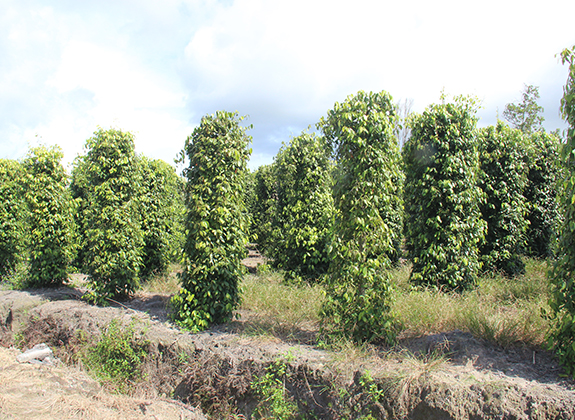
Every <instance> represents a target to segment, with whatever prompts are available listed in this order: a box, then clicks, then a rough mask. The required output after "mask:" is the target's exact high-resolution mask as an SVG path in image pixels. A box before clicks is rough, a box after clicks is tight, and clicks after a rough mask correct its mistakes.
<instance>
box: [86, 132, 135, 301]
mask: <svg viewBox="0 0 575 420" xmlns="http://www.w3.org/2000/svg"><path fill="white" fill-rule="evenodd" d="M86 149H87V154H86V158H85V165H86V167H85V171H86V189H87V191H86V198H85V200H86V202H85V205H84V206H83V207H84V208H83V210H84V212H85V215H84V218H85V224H84V227H85V230H84V235H83V237H84V240H85V244H84V249H85V251H84V258H85V266H86V271H87V274H88V276H89V287H90V289H91V297H92V298H94V299H95V300H97V301H101V302H103V301H104V299H106V298H114V299H117V298H120V299H122V298H125V297H128V296H129V295H131V294H132V293H133V292H134V291H135V290H136V289H137V288H138V287H139V271H140V267H141V265H142V247H143V245H144V241H143V235H142V230H141V228H140V218H139V213H138V209H137V208H138V205H139V204H140V203H139V200H138V198H139V197H138V193H139V186H138V181H139V180H138V166H137V161H136V155H135V153H134V137H133V135H132V134H131V133H128V132H122V131H120V130H116V129H109V130H106V131H105V130H103V129H99V130H98V131H96V132H95V133H94V137H92V138H90V139H88V140H87V141H86Z"/></svg>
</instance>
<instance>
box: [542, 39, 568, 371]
mask: <svg viewBox="0 0 575 420" xmlns="http://www.w3.org/2000/svg"><path fill="white" fill-rule="evenodd" d="M561 59H562V62H563V64H567V65H568V66H569V73H568V76H567V82H566V84H565V87H564V88H563V98H562V99H561V112H562V114H563V118H564V119H565V121H567V124H568V129H567V143H566V144H565V145H564V147H563V149H562V151H561V157H562V159H563V163H564V165H565V170H566V176H565V178H564V179H563V185H562V192H561V201H562V204H563V206H564V212H565V220H564V222H563V226H562V229H561V237H560V241H559V248H558V253H557V260H556V261H555V264H554V266H553V271H552V273H551V281H552V284H553V286H554V287H553V297H552V299H551V300H550V302H549V305H550V307H551V314H550V315H551V321H552V323H553V329H552V330H551V332H550V334H549V336H548V340H549V343H550V344H551V345H552V346H553V347H554V348H555V352H556V353H557V355H558V357H559V361H560V362H561V363H562V364H563V366H564V367H565V370H566V371H567V373H568V374H569V375H572V376H573V377H574V378H575V46H573V47H572V48H570V49H565V50H564V51H563V52H562V53H561Z"/></svg>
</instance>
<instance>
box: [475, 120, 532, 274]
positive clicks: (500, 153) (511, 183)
mask: <svg viewBox="0 0 575 420" xmlns="http://www.w3.org/2000/svg"><path fill="white" fill-rule="evenodd" d="M479 144H480V156H481V158H480V165H481V176H480V178H479V180H480V183H479V185H480V187H481V189H482V190H483V192H484V193H485V195H486V201H485V202H483V203H482V205H481V214H482V217H483V219H484V220H485V221H486V222H487V235H486V237H485V242H484V244H483V246H482V247H481V250H480V252H481V259H482V261H483V269H484V270H487V271H494V270H501V271H503V272H504V273H506V274H507V275H509V276H514V275H518V274H521V273H523V272H524V270H525V263H524V262H523V261H522V259H521V254H522V253H523V249H524V247H525V238H526V237H525V234H526V231H527V226H528V221H527V203H526V202H525V197H524V195H523V193H524V190H525V186H526V182H527V166H526V159H527V155H526V144H525V141H524V138H523V134H522V133H521V131H519V130H518V129H512V128H510V127H509V126H508V125H506V124H505V123H503V122H502V121H498V122H497V125H495V126H490V127H486V128H483V129H481V130H480V133H479Z"/></svg>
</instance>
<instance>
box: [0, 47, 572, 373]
mask: <svg viewBox="0 0 575 420" xmlns="http://www.w3.org/2000/svg"><path fill="white" fill-rule="evenodd" d="M562 57H563V61H564V63H568V64H569V66H570V75H569V79H568V81H567V85H566V87H565V95H564V98H563V100H562V111H563V113H564V116H565V118H566V119H567V121H568V123H569V125H570V128H569V131H568V134H567V143H566V144H563V145H562V144H560V141H559V139H558V138H557V137H556V136H555V135H552V134H547V133H545V132H543V131H534V132H531V128H532V127H534V125H533V124H531V125H519V124H516V125H517V126H518V127H520V129H519V128H511V127H509V126H507V125H506V124H504V123H503V122H498V123H497V124H496V125H495V126H492V127H487V128H482V129H477V126H476V124H477V118H476V116H475V113H476V110H477V106H476V103H475V102H474V100H473V99H472V98H468V97H458V98H455V99H454V100H453V101H451V102H449V101H446V99H445V98H442V103H441V104H434V105H431V106H429V107H428V108H427V109H426V110H425V111H424V112H423V113H422V114H420V115H412V116H410V117H409V118H408V119H407V121H400V118H399V116H398V109H397V106H396V105H394V102H393V99H392V98H391V96H390V95H389V94H388V93H387V92H381V93H365V92H358V93H357V94H356V95H354V96H350V97H348V98H347V99H346V100H345V101H344V102H343V103H336V104H335V105H334V108H333V109H332V110H329V111H328V113H327V115H326V116H325V117H323V118H321V120H320V121H319V122H318V124H317V128H318V130H319V131H320V132H321V134H320V135H316V134H310V133H307V132H304V133H302V134H301V135H300V136H298V137H295V138H293V139H291V140H290V142H289V143H288V144H284V145H283V147H282V148H281V150H280V152H279V153H278V155H277V156H276V159H275V162H274V163H273V164H272V165H269V166H263V167H261V168H259V169H258V171H257V172H256V173H255V174H249V172H248V171H247V161H248V158H249V154H250V149H249V143H250V140H251V139H250V137H249V136H248V135H247V133H246V131H247V128H244V127H242V126H241V125H240V124H241V121H242V118H241V117H239V116H238V114H237V113H228V112H223V111H219V112H216V113H215V114H214V115H209V116H205V117H203V118H202V121H201V124H200V126H199V127H198V128H196V129H195V130H194V132H193V133H192V134H191V135H190V136H189V137H188V139H187V140H186V142H185V146H184V149H183V151H182V154H181V161H182V162H187V167H186V168H185V169H184V171H183V176H184V178H185V180H184V181H182V180H181V179H180V178H179V177H178V176H177V175H176V174H175V173H174V170H173V169H172V168H171V167H169V166H168V165H166V164H165V163H162V162H159V161H150V160H149V159H147V158H145V157H141V156H140V157H139V156H136V155H135V153H134V141H133V137H132V136H131V135H130V134H129V133H124V132H121V131H118V130H108V131H104V130H99V131H97V132H96V133H95V134H94V137H92V138H91V139H89V140H88V141H87V142H86V154H85V156H82V157H79V158H78V159H77V160H76V162H75V165H74V169H73V171H72V177H71V181H70V184H69V186H68V181H67V177H66V175H65V172H64V170H63V168H62V166H61V165H60V163H59V162H60V159H61V157H62V156H61V153H60V152H59V150H58V149H57V148H53V149H46V148H36V149H32V150H31V151H30V153H29V155H28V156H27V157H26V158H25V159H24V161H23V162H21V163H19V162H14V161H2V162H1V169H0V170H1V171H2V179H3V182H2V187H1V188H2V190H1V191H0V194H1V198H2V208H1V210H0V211H1V212H2V218H1V219H0V220H1V221H2V226H1V227H0V234H1V235H2V242H1V246H2V249H1V250H0V254H1V258H2V261H1V263H2V270H3V273H4V275H10V274H11V273H14V271H16V273H18V267H24V268H21V270H22V271H24V272H25V273H26V274H25V275H24V276H23V277H22V278H24V279H25V281H24V283H23V285H26V286H47V285H54V284H61V283H62V282H63V281H64V280H65V279H66V278H67V270H68V267H69V265H70V264H71V263H72V262H73V264H74V265H75V266H76V268H78V269H81V270H83V271H85V272H86V273H87V274H88V275H89V284H90V290H91V291H90V297H91V298H92V299H93V300H95V301H104V300H105V299H116V298H122V297H126V296H129V295H130V294H132V293H133V292H134V291H135V290H136V289H137V287H138V284H139V279H140V278H141V277H143V278H145V277H146V276H149V275H150V274H151V273H154V272H158V271H162V270H165V268H166V266H167V263H168V262H169V261H170V259H174V258H175V259H178V260H179V261H180V262H181V263H183V265H184V271H183V273H182V276H181V283H182V288H181V290H180V292H179V293H177V294H176V295H175V296H174V297H173V298H172V306H173V308H174V313H173V314H172V316H173V319H174V320H175V321H176V322H177V323H179V324H180V325H181V326H183V327H185V328H187V329H190V330H192V331H198V330H202V329H205V328H207V327H208V326H209V325H210V324H212V323H220V322H225V321H227V320H229V319H230V317H231V315H232V313H233V311H234V309H235V308H236V307H237V306H238V303H239V300H240V293H239V289H238V281H239V279H240V278H241V277H242V275H243V268H242V266H241V259H242V258H243V256H244V255H245V244H246V242H247V240H248V237H249V236H251V237H252V238H253V239H254V240H256V241H257V242H258V243H259V244H260V246H261V247H262V249H263V250H264V252H265V253H266V254H267V255H268V256H270V257H272V258H273V262H274V264H276V265H277V266H278V267H279V268H281V269H283V270H285V272H286V273H287V277H288V279H292V280H305V281H322V282H323V284H324V286H325V290H326V294H327V296H326V299H325V302H324V304H323V307H322V309H321V316H322V319H323V324H322V333H323V334H324V335H326V336H328V337H329V336H334V335H336V336H337V335H345V336H348V337H351V338H352V339H354V340H356V341H381V340H384V341H389V342H391V341H393V340H394V337H395V333H396V323H395V320H394V317H393V314H391V312H390V310H389V308H390V299H391V298H390V296H391V294H390V287H391V286H390V279H389V278H388V270H387V268H389V267H390V266H391V265H392V264H394V263H395V262H397V261H398V260H399V259H400V258H401V257H402V256H404V255H405V256H406V257H407V258H408V259H409V260H411V262H412V272H411V277H410V280H411V281H412V283H413V284H415V285H419V286H432V287H436V288H439V289H441V290H463V289H468V288H472V287H474V285H475V283H476V280H477V277H478V275H479V274H480V273H481V272H482V271H495V270H497V271H503V272H504V273H506V274H507V275H508V276H514V275H516V274H519V273H521V272H522V271H523V270H524V263H523V262H522V257H521V256H522V254H528V255H532V256H537V257H543V258H553V259H554V260H555V261H556V263H555V268H554V271H553V278H552V280H553V282H554V284H555V293H554V301H553V302H552V303H551V308H552V311H553V313H552V314H550V316H551V317H552V318H553V319H554V320H555V325H556V329H555V330H554V332H553V333H552V334H551V335H550V341H551V342H552V343H553V344H554V345H555V346H556V350H557V352H558V354H559V356H560V358H561V360H562V361H563V363H564V364H565V365H566V366H568V369H569V372H570V373H574V372H575V344H574V338H575V321H574V316H575V306H574V305H575V304H574V303H573V302H574V299H573V298H574V295H575V290H574V286H573V275H572V273H573V265H575V255H573V253H574V252H575V249H574V247H573V246H572V243H573V239H572V238H573V233H574V232H575V222H574V220H575V219H574V217H575V216H574V214H573V211H574V210H573V208H574V205H575V199H573V198H572V197H573V190H574V189H575V173H574V171H575V169H574V168H573V163H572V159H573V154H572V150H573V149H574V148H575V143H574V142H575V132H574V127H575V86H574V83H575V81H574V79H575V65H574V53H573V51H570V50H566V51H565V52H564V53H563V56H562ZM508 110H509V112H511V113H512V111H513V108H512V107H509V108H508ZM535 114H536V113H535ZM515 115H517V113H516V114H515ZM402 125H403V126H404V127H405V128H408V129H409V130H410V133H411V134H410V136H409V138H408V139H407V141H406V143H405V145H404V146H403V148H402V149H401V150H400V148H399V145H398V140H397V134H398V131H399V130H400V129H402V128H403V127H402ZM560 153H561V155H562V159H560V157H559V156H560ZM557 196H560V197H561V200H557ZM559 231H560V232H562V235H561V236H557V235H556V233H557V232H559ZM180 249H182V250H183V252H180ZM404 251H405V252H404ZM12 276H13V274H12Z"/></svg>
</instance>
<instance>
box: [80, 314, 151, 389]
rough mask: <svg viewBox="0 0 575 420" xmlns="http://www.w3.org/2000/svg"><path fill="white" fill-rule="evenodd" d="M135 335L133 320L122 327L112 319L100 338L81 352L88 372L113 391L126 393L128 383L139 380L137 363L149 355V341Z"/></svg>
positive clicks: (140, 363) (140, 362) (138, 364)
mask: <svg viewBox="0 0 575 420" xmlns="http://www.w3.org/2000/svg"><path fill="white" fill-rule="evenodd" d="M135 337H136V334H135V326H134V324H133V323H132V324H130V325H128V326H127V327H125V328H122V327H121V325H120V324H119V323H118V321H116V320H112V321H111V322H110V323H109V324H108V327H107V328H106V329H105V331H104V332H103V333H102V337H101V338H100V340H99V341H98V342H97V343H95V344H93V345H91V346H88V347H87V348H86V350H85V351H84V354H83V355H82V361H83V363H84V365H85V366H86V367H87V368H88V371H89V372H90V373H91V374H92V375H94V376H95V377H96V378H97V379H98V380H99V381H100V382H101V383H102V384H103V385H105V386H106V387H107V388H110V389H111V390H112V391H116V392H118V393H127V391H128V390H129V386H130V384H133V383H134V382H136V381H137V380H139V379H141V376H142V375H141V371H140V366H141V365H142V363H143V362H144V360H145V359H146V356H147V355H148V351H147V347H148V342H147V341H145V340H142V339H138V338H135Z"/></svg>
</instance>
